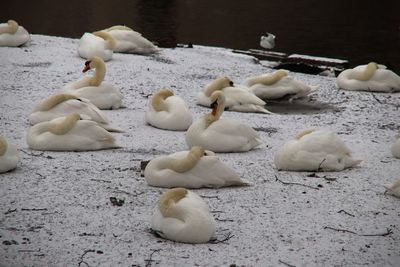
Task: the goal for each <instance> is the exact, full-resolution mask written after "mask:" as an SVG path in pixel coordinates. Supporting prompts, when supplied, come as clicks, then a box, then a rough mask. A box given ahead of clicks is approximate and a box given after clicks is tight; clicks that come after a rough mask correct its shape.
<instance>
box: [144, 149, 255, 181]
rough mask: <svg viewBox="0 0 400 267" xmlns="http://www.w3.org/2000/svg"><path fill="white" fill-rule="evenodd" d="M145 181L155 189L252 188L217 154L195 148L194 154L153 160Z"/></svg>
mask: <svg viewBox="0 0 400 267" xmlns="http://www.w3.org/2000/svg"><path fill="white" fill-rule="evenodd" d="M144 177H145V179H146V181H147V183H148V184H149V185H151V186H158V187H168V188H172V187H184V188H201V187H213V188H219V187H223V186H232V185H248V183H247V182H245V181H242V180H241V179H240V177H239V176H238V175H237V174H236V173H235V171H234V170H233V169H231V168H230V167H229V166H228V165H226V164H225V163H223V162H221V161H220V160H219V159H218V158H217V157H216V156H215V154H214V153H213V152H211V151H205V150H204V149H203V148H201V147H198V146H194V147H192V149H190V151H181V152H177V153H174V154H171V155H167V156H161V157H157V158H155V159H152V160H151V161H150V162H149V164H148V165H147V166H146V169H145V170H144Z"/></svg>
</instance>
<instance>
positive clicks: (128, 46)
mask: <svg viewBox="0 0 400 267" xmlns="http://www.w3.org/2000/svg"><path fill="white" fill-rule="evenodd" d="M102 31H104V32H107V33H108V34H110V35H111V36H112V37H113V38H114V40H115V47H114V48H113V50H114V52H117V53H133V54H142V55H148V54H153V53H157V52H159V51H160V49H159V48H158V47H157V46H155V45H154V44H153V43H152V42H150V41H149V40H147V39H146V38H144V37H143V36H142V35H141V34H140V33H138V32H135V31H134V30H132V29H131V28H129V27H126V26H121V25H117V26H112V27H110V28H107V29H104V30H102Z"/></svg>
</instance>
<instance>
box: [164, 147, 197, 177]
mask: <svg viewBox="0 0 400 267" xmlns="http://www.w3.org/2000/svg"><path fill="white" fill-rule="evenodd" d="M200 158H201V157H199V156H197V155H195V154H193V153H191V152H189V153H188V154H187V156H186V157H184V158H182V159H169V161H168V162H166V163H167V166H166V167H167V168H168V169H171V170H173V171H175V172H179V173H184V172H188V171H190V170H191V169H193V168H194V167H195V166H196V165H197V163H198V162H199V160H200Z"/></svg>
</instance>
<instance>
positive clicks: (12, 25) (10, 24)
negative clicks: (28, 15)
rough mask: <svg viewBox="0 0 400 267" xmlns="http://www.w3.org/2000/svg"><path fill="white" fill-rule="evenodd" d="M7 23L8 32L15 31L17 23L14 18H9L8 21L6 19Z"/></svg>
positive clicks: (12, 32)
mask: <svg viewBox="0 0 400 267" xmlns="http://www.w3.org/2000/svg"><path fill="white" fill-rule="evenodd" d="M7 23H8V27H9V28H10V33H11V34H14V33H16V32H17V30H18V23H17V22H16V21H15V20H12V19H10V20H9V21H7Z"/></svg>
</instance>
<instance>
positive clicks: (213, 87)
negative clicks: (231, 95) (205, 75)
mask: <svg viewBox="0 0 400 267" xmlns="http://www.w3.org/2000/svg"><path fill="white" fill-rule="evenodd" d="M223 88H224V86H223V81H222V80H220V79H216V80H214V81H213V82H212V83H210V84H209V85H208V86H207V87H206V88H205V90H204V94H205V95H206V96H207V97H210V96H211V94H212V93H213V92H215V91H218V90H222V89H223Z"/></svg>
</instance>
